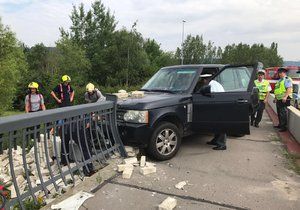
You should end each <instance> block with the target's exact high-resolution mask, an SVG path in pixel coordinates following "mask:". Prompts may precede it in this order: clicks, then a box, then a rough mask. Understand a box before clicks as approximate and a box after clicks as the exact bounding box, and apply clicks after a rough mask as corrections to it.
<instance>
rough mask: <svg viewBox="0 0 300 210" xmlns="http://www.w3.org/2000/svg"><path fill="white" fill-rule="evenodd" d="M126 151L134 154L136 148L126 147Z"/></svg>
mask: <svg viewBox="0 0 300 210" xmlns="http://www.w3.org/2000/svg"><path fill="white" fill-rule="evenodd" d="M125 151H126V152H134V148H133V147H130V146H125Z"/></svg>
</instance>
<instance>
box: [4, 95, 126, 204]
mask: <svg viewBox="0 0 300 210" xmlns="http://www.w3.org/2000/svg"><path fill="white" fill-rule="evenodd" d="M108 98H112V99H113V100H114V101H105V102H100V103H93V104H85V105H78V106H72V107H65V108H59V109H53V110H46V111H42V112H37V113H29V114H22V115H17V116H11V117H4V118H0V179H2V181H3V182H5V184H6V185H9V184H11V186H10V187H9V188H10V190H11V192H12V193H11V195H10V197H11V198H10V199H9V200H8V202H7V203H6V206H5V209H9V208H11V207H15V206H17V207H18V208H19V209H25V207H24V200H26V199H32V200H33V202H34V203H35V204H36V205H38V203H39V201H38V199H39V196H45V197H46V198H49V197H50V194H51V195H52V194H55V193H56V192H58V191H60V190H62V189H64V187H65V186H68V184H69V183H75V182H76V181H77V180H76V177H78V178H82V177H84V176H85V175H87V174H89V173H91V172H92V170H93V167H95V166H96V165H97V167H98V168H99V167H103V166H104V165H105V164H106V161H107V160H108V158H110V156H112V155H118V154H119V155H121V156H123V157H124V156H126V152H125V149H124V146H123V144H122V141H121V139H120V137H119V133H118V129H117V125H116V103H115V101H116V98H115V97H113V96H110V97H108Z"/></svg>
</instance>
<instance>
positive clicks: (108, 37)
mask: <svg viewBox="0 0 300 210" xmlns="http://www.w3.org/2000/svg"><path fill="white" fill-rule="evenodd" d="M70 17H71V21H72V26H71V27H70V30H69V31H66V30H64V29H60V30H61V36H62V38H66V39H70V40H71V41H72V42H73V43H76V44H79V46H81V47H83V49H84V50H85V52H86V56H87V58H88V59H89V60H90V63H91V70H90V71H89V72H87V73H88V74H87V76H88V78H89V79H90V80H94V81H96V82H97V83H101V84H103V82H105V80H106V78H104V77H103V74H102V73H103V72H105V71H107V69H108V68H109V64H110V63H111V62H113V61H112V60H106V58H107V57H109V56H107V55H106V53H107V52H108V51H109V50H108V48H110V47H112V42H113V40H114V37H113V36H114V32H115V27H116V21H115V17H114V16H113V15H112V14H111V13H110V11H109V10H108V9H106V8H105V6H104V5H103V4H102V2H101V1H95V2H94V3H93V4H92V6H91V9H90V10H88V11H87V12H85V9H84V6H83V4H81V5H80V6H79V7H78V8H77V7H76V6H74V7H73V11H72V14H71V16H70Z"/></svg>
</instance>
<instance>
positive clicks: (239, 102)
mask: <svg viewBox="0 0 300 210" xmlns="http://www.w3.org/2000/svg"><path fill="white" fill-rule="evenodd" d="M236 102H237V103H238V104H245V103H248V100H247V99H238V100H237V101H236Z"/></svg>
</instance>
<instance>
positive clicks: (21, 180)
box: [16, 175, 25, 186]
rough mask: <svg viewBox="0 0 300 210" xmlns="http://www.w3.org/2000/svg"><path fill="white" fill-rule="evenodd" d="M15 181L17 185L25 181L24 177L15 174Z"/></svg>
mask: <svg viewBox="0 0 300 210" xmlns="http://www.w3.org/2000/svg"><path fill="white" fill-rule="evenodd" d="M16 181H17V183H18V186H21V185H22V183H23V182H24V181H25V179H24V177H23V176H22V175H19V176H17V178H16Z"/></svg>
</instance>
